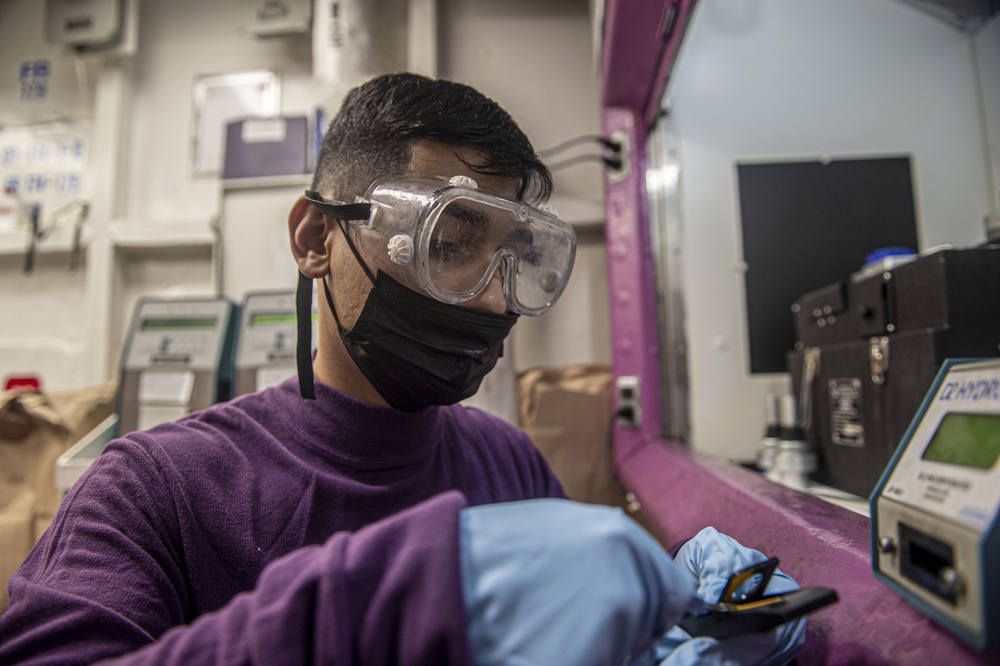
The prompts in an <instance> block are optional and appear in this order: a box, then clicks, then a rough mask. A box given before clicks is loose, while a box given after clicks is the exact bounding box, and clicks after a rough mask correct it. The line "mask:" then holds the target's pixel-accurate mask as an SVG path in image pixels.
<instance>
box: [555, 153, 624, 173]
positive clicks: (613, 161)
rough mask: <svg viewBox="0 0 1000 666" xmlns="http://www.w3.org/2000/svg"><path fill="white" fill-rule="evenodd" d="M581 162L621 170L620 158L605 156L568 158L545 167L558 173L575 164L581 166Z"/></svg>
mask: <svg viewBox="0 0 1000 666" xmlns="http://www.w3.org/2000/svg"><path fill="white" fill-rule="evenodd" d="M583 162H604V164H605V165H606V166H607V167H609V168H611V169H621V168H622V161H621V158H616V157H607V156H605V155H577V156H576V157H570V158H568V159H565V160H563V161H561V162H556V163H555V164H549V165H547V166H548V167H549V171H558V170H560V169H565V168H567V167H571V166H575V165H577V164H582V163H583Z"/></svg>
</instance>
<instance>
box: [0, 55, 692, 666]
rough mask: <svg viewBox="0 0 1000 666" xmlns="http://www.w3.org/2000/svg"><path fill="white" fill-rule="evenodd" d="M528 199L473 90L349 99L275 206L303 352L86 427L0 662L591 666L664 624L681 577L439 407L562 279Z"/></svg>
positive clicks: (475, 425)
mask: <svg viewBox="0 0 1000 666" xmlns="http://www.w3.org/2000/svg"><path fill="white" fill-rule="evenodd" d="M550 189H551V179H550V176H549V174H548V171H547V170H546V168H545V167H544V165H542V163H541V162H540V161H539V160H538V158H537V157H536V156H535V154H534V152H533V150H532V148H531V145H530V143H529V142H528V140H527V138H526V137H525V136H524V135H523V133H522V132H521V131H520V130H519V129H518V128H517V126H516V125H515V123H514V122H513V120H512V119H511V118H510V116H509V115H507V114H506V113H505V112H503V111H502V110H501V109H500V108H499V107H498V106H497V105H496V104H495V103H494V102H492V101H491V100H488V99H487V98H485V97H483V96H482V95H481V94H479V93H478V92H476V91H474V90H472V89H471V88H468V87H466V86H463V85H459V84H456V83H450V82H446V81H433V80H430V79H426V78H423V77H418V76H414V75H408V74H398V75H389V76H384V77H379V78H376V79H374V80H372V81H370V82H369V83H367V84H365V85H363V86H361V87H359V88H357V89H355V90H352V91H351V93H349V94H348V96H347V98H346V99H345V102H344V104H343V107H342V109H341V111H340V112H339V114H338V115H337V117H336V118H335V120H334V121H333V123H332V124H331V126H330V128H329V130H328V132H327V134H326V136H325V138H324V141H323V145H322V148H321V152H320V156H319V159H318V164H317V168H316V175H315V178H314V182H313V185H312V187H311V188H310V190H309V191H307V193H306V194H305V196H303V197H302V198H300V199H299V200H298V201H297V202H296V203H295V204H294V206H293V207H292V210H291V213H290V215H289V220H288V225H289V237H290V241H291V247H292V253H293V255H294V257H295V260H296V262H297V263H298V268H299V271H300V274H301V276H302V278H301V281H300V285H299V287H300V299H299V304H300V306H304V307H300V315H303V316H304V318H305V321H303V322H301V324H304V325H300V332H307V331H308V330H309V322H308V307H309V304H310V303H311V287H312V284H313V281H315V280H318V281H320V283H321V288H322V296H321V299H320V300H321V303H324V304H325V306H326V307H321V308H320V312H321V314H320V322H319V339H318V344H317V350H316V354H315V358H314V359H313V360H312V363H311V364H310V363H309V358H308V355H305V354H302V355H300V361H301V362H300V367H299V378H298V381H296V380H289V381H288V382H286V383H284V384H283V385H281V386H278V387H274V388H272V389H268V390H264V391H261V392H259V393H257V394H253V395H249V396H243V397H241V398H238V399H236V400H233V401H231V402H230V403H226V404H220V405H216V406H214V407H212V408H210V409H207V410H204V411H203V412H200V413H197V414H193V415H190V416H188V417H185V418H183V419H181V420H179V421H178V422H176V423H172V424H165V425H162V426H158V427H156V428H153V429H151V430H149V431H147V432H141V433H131V434H129V435H126V436H125V437H122V438H120V439H118V440H115V441H113V442H111V443H109V444H108V446H107V447H106V449H105V451H104V453H103V454H102V455H101V457H100V458H99V459H98V460H97V461H96V462H95V464H94V465H93V467H92V468H91V469H90V470H89V471H88V473H87V474H86V475H85V476H84V478H83V479H81V481H80V482H79V483H78V484H77V485H76V486H75V487H74V488H73V490H72V491H71V492H70V493H69V494H68V496H67V498H66V500H65V501H64V502H63V505H62V506H61V508H60V510H59V513H58V515H57V516H56V518H55V520H54V521H53V524H52V527H51V528H50V529H49V530H48V531H47V532H46V534H45V535H44V536H43V538H42V540H41V541H40V542H39V544H38V545H37V546H36V548H35V549H34V550H33V551H32V553H31V554H30V555H29V556H28V558H27V559H26V561H25V563H24V564H23V565H22V567H21V569H20V570H19V571H18V573H17V574H15V576H14V577H13V578H12V580H11V583H10V592H11V605H10V608H9V610H8V611H7V612H6V613H5V614H4V615H3V616H2V617H0V662H2V663H19V664H20V663H45V664H53V663H92V662H94V661H97V660H100V659H106V658H112V657H119V658H120V660H121V662H122V663H176V664H194V663H206V664H242V663H259V664H298V663H330V664H439V663H441V664H444V663H448V664H452V663H453V664H465V663H471V662H472V661H473V660H475V661H477V662H478V663H504V662H505V661H508V659H509V657H510V655H515V654H516V655H521V657H520V658H521V659H522V660H523V661H522V663H532V661H534V663H546V662H548V663H555V662H553V661H551V660H550V659H549V657H550V656H552V655H554V654H559V655H561V656H562V657H563V658H564V661H562V662H561V663H595V664H597V663H610V662H618V663H621V662H622V661H623V660H624V659H625V658H627V657H634V656H637V655H639V654H640V653H641V652H642V650H643V649H645V648H646V647H648V646H649V645H651V644H652V643H653V642H654V641H655V640H656V639H657V638H659V637H660V636H662V635H663V634H664V632H666V631H667V629H669V628H670V626H671V625H672V624H673V623H674V622H676V620H677V619H678V618H679V617H680V615H681V613H682V612H683V611H684V610H685V608H686V606H687V604H688V602H689V600H690V599H691V597H692V594H693V589H694V587H695V586H696V585H697V584H698V575H697V573H696V574H694V575H693V576H689V575H686V574H685V573H684V572H683V571H682V570H681V569H680V568H679V567H676V566H674V564H673V562H671V561H670V558H669V557H668V556H666V555H665V554H664V553H663V552H662V550H660V549H659V547H658V546H657V544H656V543H655V541H653V540H652V539H651V538H650V537H649V536H648V535H646V534H645V533H643V532H642V531H641V529H639V528H638V527H636V526H635V524H634V523H632V522H631V521H630V520H628V519H627V518H624V516H623V515H622V514H621V513H620V512H616V511H614V510H611V509H607V508H598V507H583V506H580V505H575V504H573V503H570V502H567V501H565V500H560V499H551V500H542V501H538V500H539V498H562V497H563V496H564V495H563V491H562V488H561V486H560V484H559V482H558V481H557V480H556V478H555V477H554V476H553V475H552V473H551V471H550V470H549V468H548V466H547V465H546V463H545V461H544V460H543V459H542V457H541V456H540V454H539V453H538V452H537V451H536V450H535V449H534V448H533V446H532V445H531V442H530V441H529V440H528V438H527V437H526V436H525V435H524V434H523V433H522V432H520V431H518V430H516V429H515V428H513V427H511V426H509V425H507V424H506V423H505V422H503V421H501V420H499V419H496V418H493V417H491V416H488V415H486V414H484V413H482V412H479V411H476V410H470V409H465V408H463V407H461V406H459V405H457V404H456V403H457V402H458V401H460V400H462V399H463V398H465V397H468V396H469V395H471V394H472V393H474V392H475V390H476V388H477V387H478V384H479V382H480V381H481V380H482V377H483V376H484V375H485V374H486V372H488V371H489V369H490V368H491V367H492V366H493V364H494V363H495V362H496V358H497V356H498V354H499V353H500V349H501V345H502V342H503V339H504V337H505V336H506V334H507V333H508V331H509V330H510V327H511V326H512V325H513V323H514V321H515V320H516V318H517V315H518V314H527V315H531V314H538V313H540V312H544V311H545V310H547V309H548V308H549V307H550V306H551V305H552V303H553V302H554V301H555V299H556V298H558V296H559V294H560V293H561V291H562V289H563V287H564V286H565V284H566V281H567V280H568V278H569V273H570V271H571V269H572V263H573V253H574V243H575V241H574V237H573V234H572V231H571V230H570V229H569V228H568V227H567V226H566V225H565V224H563V223H561V222H559V221H558V219H557V218H555V217H554V215H553V214H552V212H551V211H550V210H547V209H545V208H544V207H536V206H531V205H529V204H530V203H532V202H533V203H538V204H540V203H541V202H542V201H544V199H545V198H546V197H547V196H548V193H549V191H550ZM300 336H301V333H300ZM299 344H300V350H308V349H309V347H310V345H309V341H308V339H307V338H305V337H304V336H302V337H300V343H299ZM313 375H315V377H313ZM518 500H536V501H534V502H531V501H518ZM497 503H504V504H497ZM480 505H490V506H482V507H481V508H480ZM571 597H572V599H571ZM574 599H575V601H573V600H574ZM567 604H568V607H570V608H576V611H574V612H569V613H567V612H566V608H567ZM558 616H562V617H563V627H564V629H567V627H568V630H569V631H571V632H572V634H571V635H576V634H580V635H587V636H588V639H587V640H588V641H589V642H588V643H584V642H579V643H578V645H577V652H576V653H574V652H572V651H571V650H570V647H571V646H568V645H566V644H565V643H566V642H567V641H565V640H563V639H562V638H561V637H563V636H565V635H566V634H565V631H564V632H563V633H560V632H558V631H555V626H556V625H555V624H553V623H554V622H555V618H556V617H558ZM570 620H571V621H570ZM567 621H569V624H568V625H567ZM574 655H575V656H574Z"/></svg>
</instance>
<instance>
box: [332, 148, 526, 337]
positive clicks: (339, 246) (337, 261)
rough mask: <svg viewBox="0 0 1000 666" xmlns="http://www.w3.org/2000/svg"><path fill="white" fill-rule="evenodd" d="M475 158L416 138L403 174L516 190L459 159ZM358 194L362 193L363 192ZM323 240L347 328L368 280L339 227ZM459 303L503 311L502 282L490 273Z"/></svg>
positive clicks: (360, 304)
mask: <svg viewBox="0 0 1000 666" xmlns="http://www.w3.org/2000/svg"><path fill="white" fill-rule="evenodd" d="M478 158H479V156H478V154H477V153H476V151H475V150H474V149H471V148H468V147H464V146H454V145H449V144H444V143H439V142H435V141H428V140H418V141H416V142H415V143H414V145H413V155H412V160H411V162H410V169H409V171H408V172H407V174H405V175H407V176H414V177H439V178H445V179H448V178H451V177H453V176H468V177H470V178H472V179H473V180H475V181H476V183H477V184H478V185H479V189H480V190H484V191H487V192H492V193H494V194H499V195H502V196H504V197H507V198H514V196H515V195H516V193H517V186H518V182H517V180H515V179H513V178H503V177H499V176H490V175H486V174H481V173H476V172H474V171H473V170H472V169H470V168H469V167H468V166H467V165H466V164H465V162H464V161H463V159H464V160H466V161H469V162H472V163H473V164H475V163H476V162H477V161H479V159H478ZM358 194H362V195H363V194H364V193H363V192H362V193H358ZM327 242H328V243H331V244H332V246H331V250H332V251H331V261H330V275H331V283H330V286H331V289H332V290H333V296H334V298H335V305H336V307H337V313H338V315H339V316H340V318H341V319H340V321H341V323H342V324H343V325H344V327H345V328H346V329H348V330H350V329H351V327H352V326H353V325H354V322H355V321H356V320H357V317H358V315H359V314H360V312H361V308H362V307H363V306H364V303H365V300H366V299H367V297H368V292H369V291H370V290H371V282H370V281H369V280H368V277H367V276H366V275H365V274H364V272H363V270H362V269H361V267H360V266H359V265H358V263H357V260H356V259H355V257H354V255H353V253H352V252H351V250H350V248H349V247H348V246H347V243H346V241H345V240H344V237H343V234H342V233H341V232H340V230H339V229H337V228H336V227H334V228H333V232H332V233H331V234H330V237H329V238H328V241H327ZM362 258H364V259H365V260H366V261H369V258H368V257H365V256H364V254H363V253H362ZM369 263H370V262H369ZM338 283H339V284H338ZM462 305H463V307H468V308H474V309H478V310H485V311H488V312H494V313H498V314H500V313H505V312H507V311H508V308H507V300H506V297H505V296H504V294H503V282H502V280H501V278H500V276H499V275H496V276H494V278H493V280H492V281H491V282H490V284H489V286H488V287H487V288H486V289H485V290H484V291H483V292H482V293H481V294H480V295H479V296H477V297H476V298H474V299H472V300H471V301H468V302H466V303H463V304H462Z"/></svg>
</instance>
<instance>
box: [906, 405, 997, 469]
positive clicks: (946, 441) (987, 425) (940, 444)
mask: <svg viewBox="0 0 1000 666" xmlns="http://www.w3.org/2000/svg"><path fill="white" fill-rule="evenodd" d="M920 457H921V459H923V460H934V461H936V462H943V463H951V464H952V465H964V466H966V467H978V468H979V469H989V468H991V467H993V464H994V463H996V461H997V458H998V457H1000V415H998V414H961V413H957V412H951V413H949V414H946V415H945V417H944V418H943V419H941V423H940V424H938V428H937V430H936V431H935V432H934V436H933V437H932V438H931V441H930V444H928V445H927V448H926V449H924V454H923V455H922V456H920Z"/></svg>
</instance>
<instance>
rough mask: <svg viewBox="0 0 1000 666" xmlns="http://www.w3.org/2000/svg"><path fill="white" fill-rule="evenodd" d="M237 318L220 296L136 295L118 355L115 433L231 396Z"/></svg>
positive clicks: (171, 418) (148, 425) (170, 418)
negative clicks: (156, 297)
mask: <svg viewBox="0 0 1000 666" xmlns="http://www.w3.org/2000/svg"><path fill="white" fill-rule="evenodd" d="M237 318H238V313H237V308H236V306H235V305H234V304H233V303H232V302H230V301H228V300H227V299H224V298H191V299H173V300H154V299H140V300H139V302H138V303H137V304H136V307H135V311H134V314H133V317H132V323H131V325H130V326H129V330H128V335H127V337H126V343H125V352H124V353H123V354H122V368H121V382H120V385H119V387H118V419H119V422H118V434H119V435H123V434H125V433H128V432H132V431H134V430H146V429H147V428H151V427H153V426H154V425H157V424H160V423H165V422H167V421H175V420H177V419H179V418H180V417H182V416H184V415H186V414H189V413H191V412H194V411H198V410H200V409H204V408H206V407H209V406H211V405H213V404H215V403H217V402H224V401H226V400H228V399H229V398H231V397H232V384H233V366H232V354H233V352H232V349H233V342H234V338H235V334H236V321H237Z"/></svg>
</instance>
